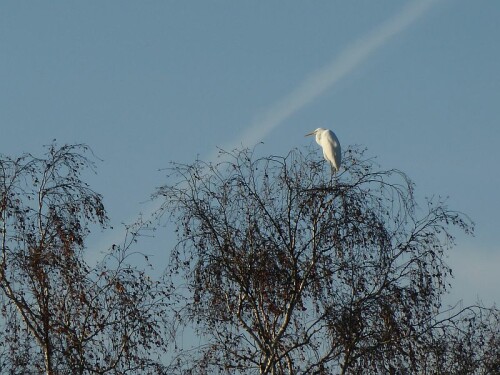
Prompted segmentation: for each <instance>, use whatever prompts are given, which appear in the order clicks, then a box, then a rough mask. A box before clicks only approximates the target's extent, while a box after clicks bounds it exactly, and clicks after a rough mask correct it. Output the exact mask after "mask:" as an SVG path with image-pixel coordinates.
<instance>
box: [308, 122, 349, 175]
mask: <svg viewBox="0 0 500 375" xmlns="http://www.w3.org/2000/svg"><path fill="white" fill-rule="evenodd" d="M309 135H315V136H316V143H317V144H319V145H320V146H321V148H322V149H323V156H324V157H325V160H326V161H328V162H329V163H330V164H331V166H332V171H334V172H335V173H337V172H338V171H339V168H340V162H341V159H342V155H341V152H340V142H339V139H338V138H337V136H336V135H335V133H334V132H332V131H331V130H330V129H323V128H318V129H316V130H315V131H313V132H311V133H309V134H306V135H305V136H306V137H307V136H309Z"/></svg>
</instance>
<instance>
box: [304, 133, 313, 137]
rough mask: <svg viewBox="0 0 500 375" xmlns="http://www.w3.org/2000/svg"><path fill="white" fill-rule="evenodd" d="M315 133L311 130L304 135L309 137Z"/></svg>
mask: <svg viewBox="0 0 500 375" xmlns="http://www.w3.org/2000/svg"><path fill="white" fill-rule="evenodd" d="M313 134H314V132H310V133H307V134H306V135H304V137H308V136H310V135H313Z"/></svg>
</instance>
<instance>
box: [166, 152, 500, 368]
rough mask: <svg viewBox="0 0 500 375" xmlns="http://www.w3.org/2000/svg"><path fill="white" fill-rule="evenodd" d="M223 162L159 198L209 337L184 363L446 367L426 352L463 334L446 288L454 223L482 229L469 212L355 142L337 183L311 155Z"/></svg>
mask: <svg viewBox="0 0 500 375" xmlns="http://www.w3.org/2000/svg"><path fill="white" fill-rule="evenodd" d="M220 156H221V158H220V161H219V162H217V163H205V162H203V161H197V162H195V163H193V164H190V165H184V164H173V166H172V167H171V169H170V172H171V173H170V175H169V178H171V179H173V180H174V181H175V183H172V184H168V185H165V186H163V187H161V188H160V189H158V191H157V194H156V197H159V198H161V199H164V203H163V206H162V208H161V209H160V210H159V212H158V214H159V215H168V216H169V217H170V218H171V219H172V221H173V222H174V223H175V224H176V225H177V233H178V237H179V242H178V245H177V246H176V247H175V249H174V251H173V253H172V263H171V271H172V272H174V273H178V274H179V275H180V276H181V277H183V278H184V280H185V282H186V286H187V293H190V295H191V296H192V298H191V300H189V301H188V303H187V304H186V306H185V310H184V311H185V314H184V315H183V318H184V319H185V324H186V325H191V324H193V325H194V327H195V329H196V330H197V332H198V334H199V335H201V336H202V337H204V338H205V344H204V345H202V346H200V347H199V348H196V350H194V351H189V352H188V351H184V352H182V353H180V355H179V358H178V365H179V368H181V369H182V371H184V372H191V373H210V372H211V371H219V372H224V373H260V374H285V373H288V374H294V373H306V374H330V373H340V374H361V373H381V374H403V373H408V374H409V373H441V372H440V371H439V370H438V369H437V366H438V362H437V357H436V356H433V357H432V358H431V356H430V354H429V352H430V351H431V350H434V349H435V348H436V347H437V346H438V345H437V343H439V342H440V343H442V342H443V340H444V339H445V338H446V337H448V336H449V335H451V336H452V337H457V336H456V335H452V333H454V332H455V333H456V331H454V330H453V329H451V327H457V330H459V329H458V327H459V325H458V323H457V320H456V319H455V317H454V316H453V317H452V315H453V314H452V315H450V313H448V315H446V314H444V315H443V311H442V306H441V296H442V295H443V293H445V291H446V290H447V288H448V287H449V285H448V284H447V281H446V278H447V277H448V276H449V275H450V273H451V270H450V268H449V267H448V266H447V265H446V263H445V262H444V254H445V252H446V251H447V250H448V249H450V248H451V247H452V246H453V244H454V236H453V233H452V232H451V231H452V230H454V229H458V230H461V231H464V232H465V233H469V234H470V233H472V230H473V224H472V223H471V222H470V220H469V219H468V218H467V217H466V216H465V215H463V214H461V213H459V212H455V211H453V210H450V209H448V207H447V206H446V204H445V202H443V201H441V200H434V201H433V200H428V201H426V204H425V206H424V207H423V208H419V207H417V205H416V202H415V198H414V194H413V189H414V186H413V184H412V182H411V181H410V180H409V178H408V177H407V176H406V175H405V174H404V173H402V172H400V171H397V170H386V171H380V170H378V169H377V166H376V164H375V163H374V162H373V160H370V159H366V158H365V157H364V152H363V151H359V150H357V149H355V148H349V149H348V150H347V151H346V152H345V153H344V156H343V171H342V172H341V173H339V174H338V175H336V176H334V177H331V175H330V173H329V172H325V167H324V165H325V164H324V163H323V162H318V161H317V160H318V157H317V152H316V150H314V151H313V153H311V152H310V151H309V153H306V154H304V153H302V152H300V151H297V150H294V151H292V152H290V153H289V154H288V155H287V156H285V157H280V156H268V157H260V158H259V157H255V156H254V154H253V151H250V150H246V149H245V150H235V151H233V152H224V151H221V155H220ZM467 311H473V312H475V313H477V310H474V309H470V310H467ZM458 316H462V315H461V314H458ZM497 327H498V326H497ZM451 336H450V337H451ZM497 339H498V336H497ZM450 345H452V344H451V343H450ZM450 353H451V351H448V354H449V355H451V354H450ZM496 353H497V354H498V351H497V352H496ZM449 358H451V357H449ZM457 373H460V372H457Z"/></svg>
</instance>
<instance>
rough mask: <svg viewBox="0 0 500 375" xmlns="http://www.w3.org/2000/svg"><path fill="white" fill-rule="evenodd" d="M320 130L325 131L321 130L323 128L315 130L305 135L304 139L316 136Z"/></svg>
mask: <svg viewBox="0 0 500 375" xmlns="http://www.w3.org/2000/svg"><path fill="white" fill-rule="evenodd" d="M322 130H325V129H323V128H317V129H316V130H314V131H312V132H310V133H307V134H306V135H305V136H304V137H308V136H310V135H316V134H318V133H320V132H321V131H322Z"/></svg>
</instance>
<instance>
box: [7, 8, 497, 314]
mask: <svg viewBox="0 0 500 375" xmlns="http://www.w3.org/2000/svg"><path fill="white" fill-rule="evenodd" d="M499 20H500V2H499V1H495V0H490V1H469V0H453V1H452V0H437V1H418V2H405V1H400V0H398V1H396V0H394V1H388V0H381V1H369V0H365V1H361V0H358V1H324V0H323V1H314V2H303V1H300V2H299V1H286V2H285V1H260V2H250V1H245V2H243V1H78V2H77V1H67V0H64V1H56V0H51V1H48V2H40V1H2V2H0V153H3V154H5V155H11V156H15V155H18V154H20V153H22V152H25V151H27V152H33V153H41V152H42V145H44V144H48V143H50V142H51V140H52V139H54V138H55V139H57V141H58V143H59V144H63V143H74V142H84V143H87V144H88V145H90V146H91V147H92V149H93V150H94V152H95V153H96V154H97V155H98V156H99V157H100V158H102V159H103V162H102V163H99V167H98V174H97V175H96V176H89V179H88V181H89V182H90V183H91V185H92V186H93V187H94V188H95V190H97V191H98V192H100V193H102V194H103V195H104V198H105V203H106V204H107V208H108V211H109V214H110V216H111V219H112V222H113V223H114V224H115V227H116V224H119V223H120V222H131V221H133V220H134V218H135V217H136V215H137V214H138V212H139V211H145V210H146V211H147V210H148V208H147V207H146V206H145V205H144V204H142V203H141V202H144V201H145V200H147V199H148V197H149V195H150V194H151V193H152V192H153V191H154V189H155V187H157V186H159V185H161V184H162V183H164V182H165V176H164V172H159V171H158V170H159V169H161V168H165V167H167V166H168V165H169V162H170V161H178V162H187V163H189V162H192V161H194V160H195V159H196V158H197V157H199V158H201V159H207V160H209V159H211V158H212V157H213V155H214V151H215V149H216V147H223V148H226V149H227V148H231V147H233V146H237V145H241V144H244V145H249V146H251V145H254V144H256V143H258V142H261V141H262V142H264V144H263V145H262V146H260V150H261V152H262V153H267V154H270V153H273V154H285V153H287V152H288V151H289V150H290V149H291V148H294V147H298V148H301V147H305V146H307V145H309V144H311V142H314V140H313V139H311V138H304V134H305V133H308V132H310V131H311V130H313V129H315V128H317V127H320V126H321V127H326V128H331V129H332V130H334V131H335V132H336V134H337V136H338V137H339V139H340V142H341V143H342V145H344V146H346V145H349V144H358V145H363V146H366V147H367V148H368V152H369V154H370V155H372V156H377V158H378V162H379V163H380V165H381V166H382V167H383V168H388V169H389V168H398V169H401V170H403V171H404V172H406V173H407V174H408V175H409V176H410V177H411V178H412V179H413V180H414V182H415V183H416V188H417V194H418V196H419V197H420V198H422V197H424V196H432V195H435V196H437V195H441V196H450V199H449V204H450V206H451V207H452V208H454V209H457V210H459V211H463V212H465V213H466V214H468V215H469V216H470V217H471V218H472V219H473V220H474V222H475V223H476V225H477V228H476V236H475V237H472V238H467V237H465V236H462V235H459V236H458V246H457V247H456V248H455V249H454V250H453V251H452V252H451V253H450V255H449V264H450V265H451V266H452V267H453V268H454V274H455V276H456V278H455V280H454V281H453V284H454V286H455V289H454V291H453V293H452V295H451V296H450V297H449V298H450V301H456V300H458V299H460V298H463V299H464V301H465V302H466V303H471V302H474V301H475V300H476V298H478V297H479V298H481V299H482V300H483V301H484V302H485V303H486V304H491V303H493V302H495V301H496V302H497V303H498V302H500V271H499V266H500V251H499V250H500V246H499V230H500V225H499V224H500V199H499V190H500V189H499V188H500V174H499V171H498V164H499V161H500V148H499V142H500V22H499ZM320 157H321V152H320V150H319V149H318V158H320ZM117 227H118V228H119V227H120V226H119V225H118V226H117ZM116 231H119V229H116V230H115V233H112V234H111V235H110V234H109V233H105V234H102V238H104V239H110V238H113V236H115V237H116V236H119V234H117V232H116ZM110 241H111V240H110ZM105 242H106V240H103V239H100V240H99V241H98V240H94V242H93V243H92V244H94V245H95V244H97V243H99V244H103V243H105ZM154 246H156V252H155V253H154V258H155V260H154V262H155V263H157V264H161V262H162V261H164V260H165V259H166V258H167V256H168V244H167V245H165V243H162V244H156V245H154Z"/></svg>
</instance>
